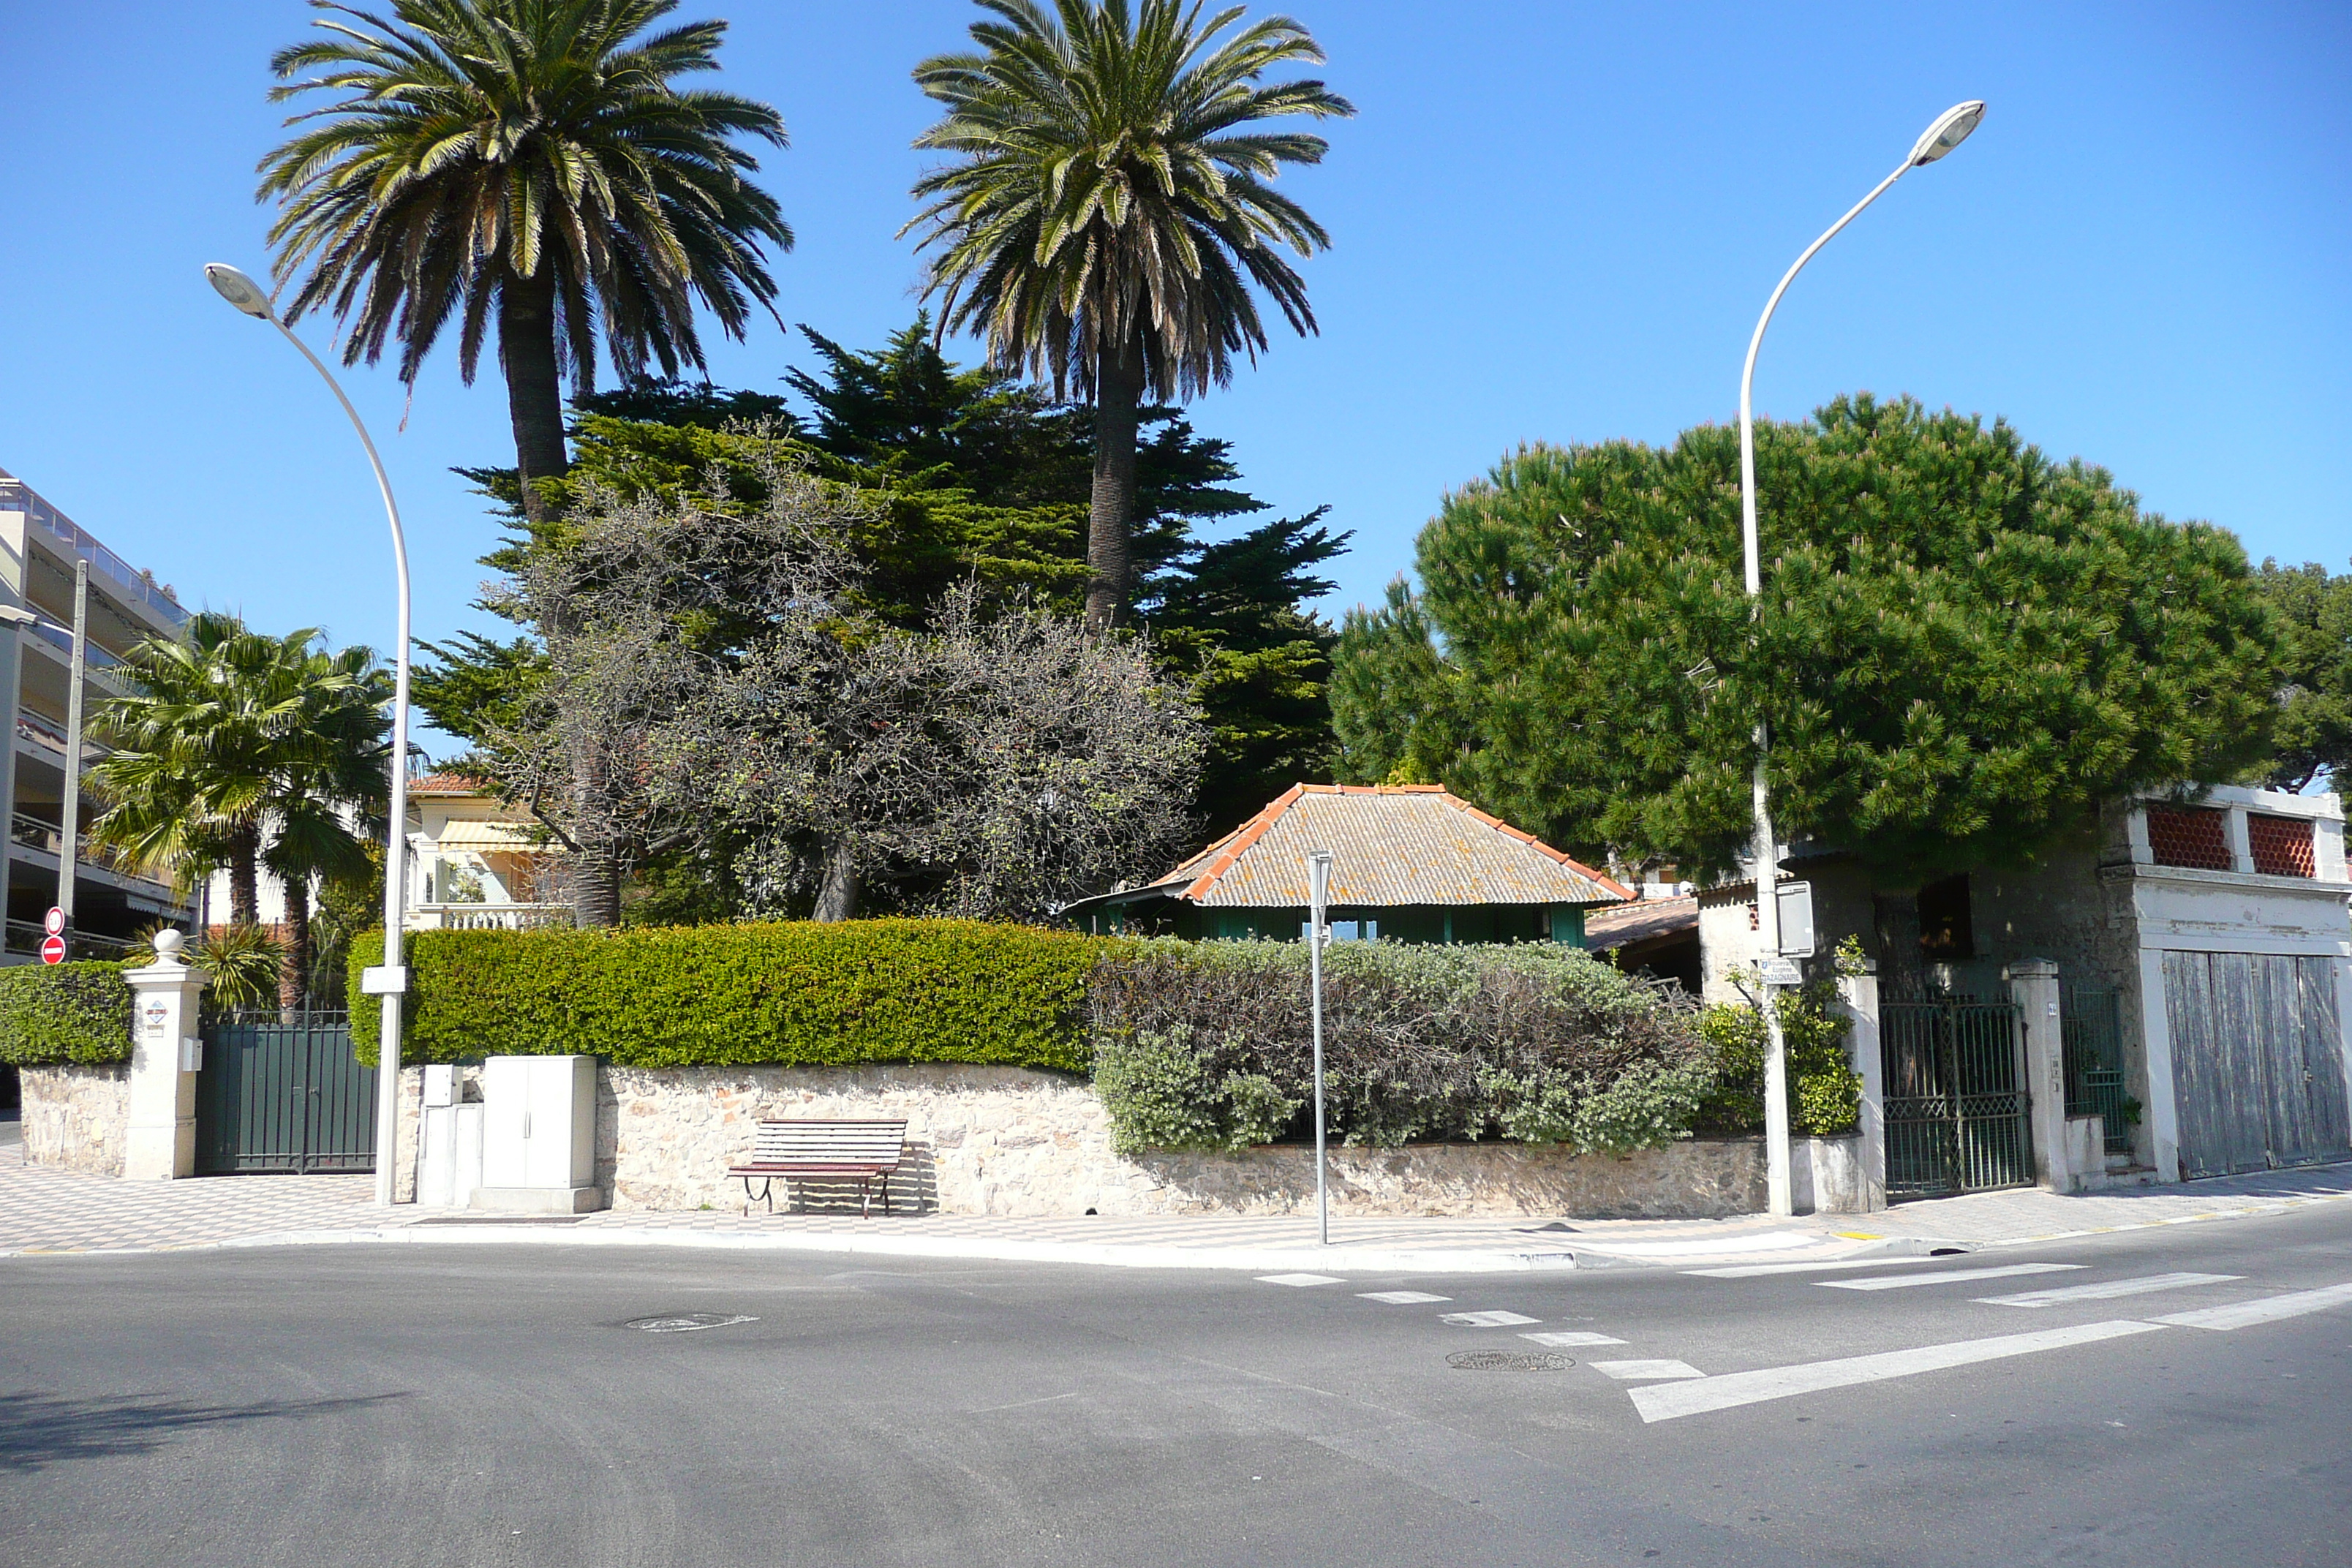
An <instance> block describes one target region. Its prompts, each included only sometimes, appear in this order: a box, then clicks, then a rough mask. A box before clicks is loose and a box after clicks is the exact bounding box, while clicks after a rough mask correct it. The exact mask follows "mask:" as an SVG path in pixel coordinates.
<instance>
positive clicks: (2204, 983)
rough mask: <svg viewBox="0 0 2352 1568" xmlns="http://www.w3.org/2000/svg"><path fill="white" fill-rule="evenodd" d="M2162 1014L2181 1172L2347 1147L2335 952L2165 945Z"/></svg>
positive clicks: (2313, 1160) (2313, 1158) (2328, 1153)
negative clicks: (2306, 954) (2317, 954)
mask: <svg viewBox="0 0 2352 1568" xmlns="http://www.w3.org/2000/svg"><path fill="white" fill-rule="evenodd" d="M2164 1015H2165V1020H2166V1023H2167V1025H2168V1027H2169V1030H2170V1033H2171V1037H2172V1090H2173V1103H2174V1106H2175V1113H2176V1115H2177V1116H2178V1118H2179V1131H2180V1173H2181V1175H2182V1176H2184V1177H2190V1176H2224V1175H2228V1174H2230V1173H2231V1172H2235V1171H2263V1170H2272V1169H2275V1168H2277V1167H2279V1166H2282V1165H2315V1164H2320V1163H2326V1162H2327V1161H2330V1160H2341V1159H2344V1158H2346V1157H2347V1155H2352V1119H2347V1109H2346V1097H2345V1085H2344V1057H2343V1047H2342V1031H2341V1026H2340V1023H2339V1016H2338V1014H2337V1012H2336V966H2335V961H2334V960H2332V959H2327V958H2298V957H2294V956H2291V955H2288V954H2284V953H2248V952H2168V953H2166V954H2165V955H2164Z"/></svg>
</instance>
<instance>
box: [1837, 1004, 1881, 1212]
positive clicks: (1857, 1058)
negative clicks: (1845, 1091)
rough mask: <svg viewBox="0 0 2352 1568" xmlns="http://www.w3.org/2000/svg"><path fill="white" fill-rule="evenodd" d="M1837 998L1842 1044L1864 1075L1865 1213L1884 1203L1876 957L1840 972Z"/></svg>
mask: <svg viewBox="0 0 2352 1568" xmlns="http://www.w3.org/2000/svg"><path fill="white" fill-rule="evenodd" d="M1838 1001H1839V1002H1840V1003H1841V1004H1843V1006H1844V1008H1845V1016H1846V1049H1847V1051H1848V1053H1849V1054H1850V1055H1851V1057H1852V1058H1853V1070H1854V1071H1856V1072H1858V1073H1860V1074H1861V1075H1862V1110H1861V1111H1860V1113H1859V1114H1858V1115H1857V1116H1856V1118H1855V1127H1856V1130H1857V1131H1860V1133H1861V1134H1862V1136H1861V1139H1860V1140H1859V1145H1860V1146H1859V1147H1857V1148H1856V1149H1855V1150H1854V1153H1855V1155H1856V1157H1857V1158H1859V1159H1860V1161H1861V1163H1862V1207H1863V1211H1864V1213H1869V1212H1872V1211H1874V1210H1878V1209H1883V1208H1885V1206H1886V1081H1885V1080H1886V1058H1885V1052H1884V1051H1883V1050H1882V1049H1881V1047H1880V1046H1879V1042H1878V962H1877V960H1875V959H1864V960H1863V965H1862V973H1859V974H1842V975H1840V976H1838Z"/></svg>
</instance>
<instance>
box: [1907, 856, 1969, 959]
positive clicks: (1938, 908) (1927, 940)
mask: <svg viewBox="0 0 2352 1568" xmlns="http://www.w3.org/2000/svg"><path fill="white" fill-rule="evenodd" d="M1919 952H1921V954H1922V955H1924V956H1925V957H1927V959H1929V960H1931V961H1932V962H1935V963H1953V962H1956V961H1958V960H1959V959H1963V958H1974V957H1975V956H1976V955H1977V937H1976V922H1975V921H1974V919H1973V918H1972V916H1971V911H1970V910H1969V879H1968V874H1967V873H1966V872H1962V873H1961V874H1960V875H1958V876H1957V877H1947V878H1945V879H1943V880H1942V881H1940V882H1930V883H1928V884H1927V886H1926V887H1924V888H1922V889H1919Z"/></svg>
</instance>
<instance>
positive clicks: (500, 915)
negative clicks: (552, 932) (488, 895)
mask: <svg viewBox="0 0 2352 1568" xmlns="http://www.w3.org/2000/svg"><path fill="white" fill-rule="evenodd" d="M571 923H572V906H571V905H570V904H411V905H409V906H408V921H407V925H408V929H409V930H410V931H536V930H538V929H539V928H540V927H541V926H568V925H570V924H571Z"/></svg>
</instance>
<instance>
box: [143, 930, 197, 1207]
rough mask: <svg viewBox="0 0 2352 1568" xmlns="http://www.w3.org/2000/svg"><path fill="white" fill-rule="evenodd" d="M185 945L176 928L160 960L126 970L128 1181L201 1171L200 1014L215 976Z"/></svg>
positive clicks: (159, 940)
mask: <svg viewBox="0 0 2352 1568" xmlns="http://www.w3.org/2000/svg"><path fill="white" fill-rule="evenodd" d="M184 940H185V939H184V938H183V937H182V936H181V935H180V933H179V932H178V931H159V932H158V933H156V937H155V962H154V963H151V964H149V965H148V966H146V967H145V968H143V969H126V970H124V971H123V972H122V978H123V979H124V980H125V981H126V982H128V983H129V984H130V986H131V1092H130V1100H131V1114H130V1128H129V1132H128V1136H127V1137H126V1139H125V1140H124V1147H123V1152H122V1174H123V1178H124V1179H125V1180H127V1181H133V1182H136V1181H165V1182H168V1181H170V1180H172V1179H173V1177H176V1176H193V1175H194V1174H195V1173H196V1068H197V1066H198V1063H199V1062H200V1060H201V1053H202V1051H203V1049H204V1047H203V1045H202V1044H201V1042H200V1038H199V1037H198V1035H197V1033H196V1015H197V1010H198V1008H199V1007H200V1006H201V1005H202V1003H203V1000H204V994H205V986H206V985H208V984H211V983H212V976H211V975H209V974H206V973H205V972H204V971H203V970H201V969H198V968H195V967H194V965H192V964H190V963H188V962H187V961H186V960H184V958H182V957H181V956H180V949H181V946H182V944H183V942H184Z"/></svg>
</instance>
